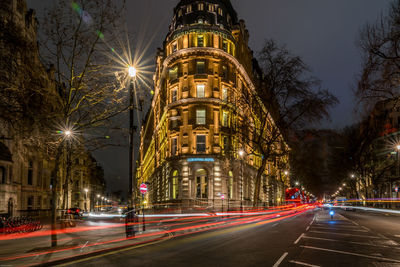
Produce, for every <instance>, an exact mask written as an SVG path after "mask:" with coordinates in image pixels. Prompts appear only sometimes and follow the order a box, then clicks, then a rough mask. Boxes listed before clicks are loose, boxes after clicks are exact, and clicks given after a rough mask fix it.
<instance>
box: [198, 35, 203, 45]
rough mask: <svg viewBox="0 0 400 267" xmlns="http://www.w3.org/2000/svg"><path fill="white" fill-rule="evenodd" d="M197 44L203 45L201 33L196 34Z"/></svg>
mask: <svg viewBox="0 0 400 267" xmlns="http://www.w3.org/2000/svg"><path fill="white" fill-rule="evenodd" d="M197 46H198V47H204V36H203V35H198V36H197Z"/></svg>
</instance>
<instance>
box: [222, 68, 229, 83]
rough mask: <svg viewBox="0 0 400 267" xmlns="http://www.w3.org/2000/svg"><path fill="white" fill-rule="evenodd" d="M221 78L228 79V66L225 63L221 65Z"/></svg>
mask: <svg viewBox="0 0 400 267" xmlns="http://www.w3.org/2000/svg"><path fill="white" fill-rule="evenodd" d="M222 78H223V79H225V80H227V79H228V67H227V66H226V65H223V66H222Z"/></svg>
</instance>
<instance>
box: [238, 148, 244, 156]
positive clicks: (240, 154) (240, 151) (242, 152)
mask: <svg viewBox="0 0 400 267" xmlns="http://www.w3.org/2000/svg"><path fill="white" fill-rule="evenodd" d="M239 156H241V157H243V156H244V151H243V150H242V149H241V150H239Z"/></svg>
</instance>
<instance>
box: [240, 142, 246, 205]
mask: <svg viewBox="0 0 400 267" xmlns="http://www.w3.org/2000/svg"><path fill="white" fill-rule="evenodd" d="M244 154H245V153H244V150H243V149H241V150H239V156H240V211H241V212H243V157H244Z"/></svg>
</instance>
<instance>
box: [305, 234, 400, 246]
mask: <svg viewBox="0 0 400 267" xmlns="http://www.w3.org/2000/svg"><path fill="white" fill-rule="evenodd" d="M303 238H306V239H315V240H323V241H332V242H342V243H350V244H356V245H364V246H372V247H382V248H391V249H400V247H394V246H385V245H375V244H370V243H362V242H354V241H345V240H338V239H331V238H322V237H313V236H307V235H304V236H303Z"/></svg>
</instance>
